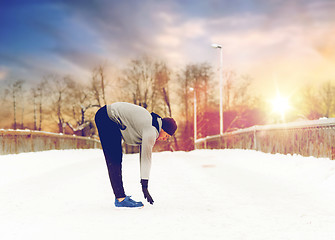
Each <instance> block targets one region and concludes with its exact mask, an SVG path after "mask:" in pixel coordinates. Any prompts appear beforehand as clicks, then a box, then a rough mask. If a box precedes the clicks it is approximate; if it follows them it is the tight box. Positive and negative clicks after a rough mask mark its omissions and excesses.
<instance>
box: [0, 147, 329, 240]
mask: <svg viewBox="0 0 335 240" xmlns="http://www.w3.org/2000/svg"><path fill="white" fill-rule="evenodd" d="M153 159H154V160H153V166H152V173H151V179H150V182H149V189H150V192H151V194H152V196H153V198H154V200H155V204H154V205H153V206H151V205H149V204H147V203H145V207H144V208H143V209H141V210H138V209H136V210H135V209H130V210H120V209H115V208H114V206H113V201H114V197H113V194H112V190H111V187H110V183H109V179H108V176H107V170H106V167H105V163H104V158H103V154H102V151H101V150H97V149H95V150H64V151H46V152H39V153H22V154H18V155H5V156H0V206H1V208H0V226H1V229H0V236H1V239H11V240H15V239H34V240H38V239H99V240H100V239H139V240H140V239H229V240H234V239H241V240H242V239H243V240H246V239H257V240H261V239H267V240H268V239H272V240H273V239H304V240H306V239H307V240H308V239H311V240H315V239H319V240H320V239H325V240H329V239H332V238H333V237H334V235H335V205H334V201H335V162H334V161H330V160H329V159H317V158H313V157H308V158H306V157H301V156H286V155H280V154H277V155H270V154H265V153H261V152H256V151H251V150H197V151H192V152H174V153H171V152H163V153H154V155H153ZM123 171H124V185H125V189H126V193H127V194H129V195H132V196H133V198H134V199H135V200H142V201H144V199H143V196H142V193H141V188H140V183H139V162H138V155H137V154H134V155H125V156H124V163H123Z"/></svg>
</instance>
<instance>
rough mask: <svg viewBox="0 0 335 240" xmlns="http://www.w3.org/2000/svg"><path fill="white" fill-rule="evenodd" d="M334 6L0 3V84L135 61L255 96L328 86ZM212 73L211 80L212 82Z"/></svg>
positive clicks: (323, 1)
mask: <svg viewBox="0 0 335 240" xmlns="http://www.w3.org/2000/svg"><path fill="white" fill-rule="evenodd" d="M334 12H335V1H333V0H290V1H289V0H237V1H228V0H207V1H201V0H192V1H190V0H183V1H181V0H170V1H154V0H142V1H136V0H124V1H116V0H90V1H88V0H83V1H79V0H63V1H62V0H0V85H1V83H2V84H3V83H7V82H10V81H15V80H17V79H24V80H26V81H28V82H39V81H40V80H41V79H42V77H43V76H45V75H48V74H59V75H67V74H70V75H73V76H75V77H77V78H78V79H82V81H85V79H86V80H87V79H88V78H89V76H90V73H91V71H92V69H93V68H94V67H96V66H97V65H101V64H105V63H108V64H107V65H108V66H117V67H121V68H122V67H124V66H125V65H126V64H127V62H129V61H130V60H131V59H134V58H137V57H139V56H142V55H148V56H152V57H154V58H157V59H162V60H164V61H166V62H167V63H168V64H169V65H170V66H171V67H172V68H173V69H176V70H178V69H181V68H183V67H184V66H185V65H187V64H193V63H203V62H207V63H209V64H211V65H212V66H213V67H214V69H216V71H218V69H219V62H220V61H219V60H220V58H219V56H220V54H219V49H214V48H212V47H211V44H212V43H217V44H221V45H222V46H223V48H222V50H223V68H224V70H232V71H235V72H236V73H237V74H239V75H249V76H250V77H251V78H252V79H253V86H254V89H255V90H257V91H258V92H259V93H262V94H265V95H273V94H274V93H275V91H276V88H280V89H281V90H282V91H286V92H288V91H295V90H296V89H299V88H300V87H301V86H303V85H307V84H314V83H319V82H323V81H328V80H332V81H335V41H334V38H335V15H334ZM217 75H218V74H217Z"/></svg>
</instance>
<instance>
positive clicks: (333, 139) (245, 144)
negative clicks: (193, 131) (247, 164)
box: [195, 118, 335, 159]
mask: <svg viewBox="0 0 335 240" xmlns="http://www.w3.org/2000/svg"><path fill="white" fill-rule="evenodd" d="M195 148H197V149H202V148H205V149H224V148H239V149H254V150H258V151H262V152H266V153H282V154H299V155H302V156H315V157H326V158H330V159H335V118H330V119H321V120H313V121H303V122H291V123H286V124H275V125H264V126H253V127H250V128H246V129H241V130H237V131H234V132H229V133H225V134H223V135H216V136H209V137H206V138H202V139H198V140H196V142H195Z"/></svg>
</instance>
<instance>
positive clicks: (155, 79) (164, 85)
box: [121, 56, 170, 112]
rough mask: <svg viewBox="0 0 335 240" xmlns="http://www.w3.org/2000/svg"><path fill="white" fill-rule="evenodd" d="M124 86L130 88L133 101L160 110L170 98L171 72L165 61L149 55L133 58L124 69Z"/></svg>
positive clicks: (150, 109) (150, 108) (149, 108)
mask: <svg viewBox="0 0 335 240" xmlns="http://www.w3.org/2000/svg"><path fill="white" fill-rule="evenodd" d="M121 80H122V82H123V87H124V88H127V89H128V92H129V94H130V99H131V101H132V102H133V103H134V104H136V105H139V106H142V107H144V108H147V109H148V110H149V111H154V110H155V111H158V112H159V111H160V110H161V107H162V106H163V105H164V104H165V103H166V101H165V99H164V90H163V89H165V94H166V96H165V97H167V98H166V100H168V83H169V80H170V72H169V70H168V68H167V66H166V64H165V63H163V62H159V61H154V60H152V59H151V58H149V57H146V56H144V57H142V58H139V59H135V60H132V61H131V62H130V65H129V66H128V67H127V68H126V69H125V70H124V75H123V78H122V79H121Z"/></svg>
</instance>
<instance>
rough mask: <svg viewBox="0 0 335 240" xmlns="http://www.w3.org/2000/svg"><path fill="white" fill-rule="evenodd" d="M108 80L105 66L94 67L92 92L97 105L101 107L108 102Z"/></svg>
mask: <svg viewBox="0 0 335 240" xmlns="http://www.w3.org/2000/svg"><path fill="white" fill-rule="evenodd" d="M107 85H108V81H107V79H106V73H105V67H104V66H103V65H100V66H98V67H96V68H95V69H93V72H92V78H91V92H92V94H93V98H94V100H95V105H98V106H100V107H102V106H104V105H106V104H107V101H106V87H107Z"/></svg>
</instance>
